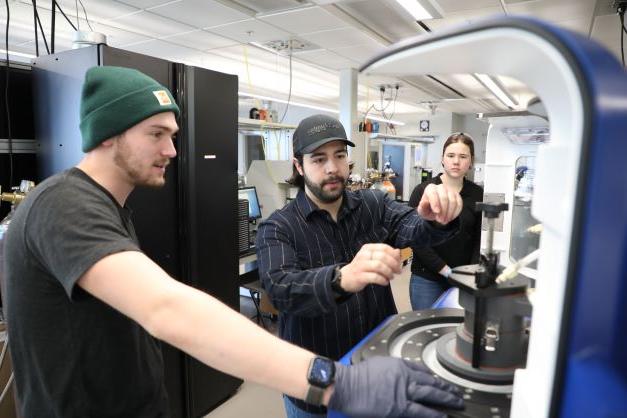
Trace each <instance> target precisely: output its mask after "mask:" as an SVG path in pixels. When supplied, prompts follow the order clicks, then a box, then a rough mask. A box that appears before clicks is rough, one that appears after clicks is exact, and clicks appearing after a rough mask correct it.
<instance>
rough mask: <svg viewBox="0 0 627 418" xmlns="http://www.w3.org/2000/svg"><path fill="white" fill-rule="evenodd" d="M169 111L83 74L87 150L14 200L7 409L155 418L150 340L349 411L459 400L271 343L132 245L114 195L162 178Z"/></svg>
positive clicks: (134, 86)
mask: <svg viewBox="0 0 627 418" xmlns="http://www.w3.org/2000/svg"><path fill="white" fill-rule="evenodd" d="M178 114H179V108H178V106H177V105H176V103H175V102H174V99H173V98H172V95H171V94H170V92H169V91H168V90H167V89H166V88H165V87H163V86H161V85H159V84H158V83H157V82H156V81H155V80H153V79H151V78H150V77H147V76H146V75H144V74H142V73H140V72H138V71H135V70H131V69H128V68H119V67H95V68H92V69H90V70H89V71H88V72H87V74H86V76H85V83H84V85H83V93H82V98H81V114H80V117H81V124H80V128H81V134H82V138H83V150H84V151H85V152H86V153H87V154H86V155H85V157H84V158H83V160H82V161H81V162H80V163H79V164H78V165H77V166H76V167H74V168H71V169H69V170H67V171H65V172H62V173H60V174H57V175H55V176H52V177H51V178H49V179H47V180H46V181H44V182H43V183H41V184H40V185H39V186H37V188H35V190H34V191H33V192H31V193H30V194H29V195H28V196H27V197H26V199H25V200H24V202H23V203H22V204H21V205H20V206H19V207H18V209H17V210H16V213H15V216H14V217H13V219H12V222H11V226H10V227H9V229H8V232H7V235H6V237H5V240H6V241H5V257H4V260H5V274H4V277H5V280H6V283H5V288H4V289H3V292H2V294H3V297H4V302H5V305H4V306H5V308H6V314H7V320H8V328H9V335H10V338H9V345H10V350H11V357H12V360H13V367H14V372H15V383H16V387H17V394H18V398H19V406H20V415H21V416H23V417H24V418H32V417H36V418H39V417H63V418H85V417H120V418H127V417H133V418H141V417H146V418H156V417H169V416H170V415H171V414H170V412H169V410H168V401H167V396H166V392H165V386H164V377H163V361H162V358H161V352H160V349H159V346H158V344H157V341H156V339H161V340H164V341H166V342H168V343H170V344H172V345H174V346H176V347H178V348H180V349H181V350H184V351H185V352H187V353H188V354H190V355H192V356H194V357H195V358H197V359H198V360H200V361H202V362H204V363H206V364H208V365H210V366H212V367H215V368H217V369H219V370H222V371H224V372H226V373H230V374H233V375H236V376H239V377H241V378H244V379H247V380H251V381H255V382H259V383H262V384H265V385H268V386H270V387H273V388H275V389H277V390H280V391H283V392H285V393H289V394H290V395H291V396H294V397H297V398H302V399H305V398H307V399H310V400H311V401H312V402H317V403H319V404H324V405H332V406H333V407H334V408H336V409H339V410H341V411H345V412H346V413H348V414H349V415H352V416H355V417H358V416H369V415H368V414H370V413H371V412H372V411H374V414H375V415H376V416H401V415H402V416H408V417H421V416H433V415H425V411H424V410H423V409H421V408H422V406H421V405H419V404H417V403H415V402H414V400H427V401H429V400H432V401H433V402H437V403H438V404H440V405H444V406H450V407H460V406H461V403H462V401H461V399H460V398H459V397H458V396H456V395H455V394H453V392H454V391H453V390H452V388H451V387H450V386H449V385H447V384H445V383H443V382H441V381H439V380H436V379H434V378H433V377H432V376H430V375H429V374H426V373H424V372H423V371H420V370H408V369H406V368H403V367H401V364H403V363H402V362H401V361H400V360H394V359H389V358H378V359H374V360H372V361H368V362H366V363H364V364H362V365H359V366H356V367H344V366H341V365H339V364H338V365H336V364H334V363H333V362H331V363H329V362H325V361H324V359H320V358H317V357H315V355H314V354H313V353H311V352H308V351H306V350H304V349H302V348H299V347H296V346H294V345H291V344H288V343H286V342H285V341H281V340H280V339H278V338H276V337H274V336H272V335H270V334H269V333H267V332H265V331H264V330H262V329H261V328H259V327H258V326H256V325H255V324H253V323H252V322H251V321H250V320H248V319H247V318H245V317H243V316H241V315H239V314H238V313H237V312H235V311H233V310H231V309H230V308H228V307H227V306H226V305H223V304H222V303H221V302H219V301H218V300H216V299H214V298H213V297H211V296H210V295H208V294H206V293H203V292H201V291H199V290H196V289H194V288H191V287H189V286H186V285H184V284H182V283H180V282H178V281H176V280H174V279H173V278H171V277H170V276H168V275H167V273H166V272H165V271H163V270H162V269H161V268H160V267H159V266H157V265H156V264H155V263H153V262H152V261H151V260H150V259H149V258H148V257H147V256H146V255H144V254H143V253H142V252H141V250H140V248H139V244H138V242H137V237H136V235H135V231H134V229H133V224H132V221H131V213H130V210H129V209H128V208H127V207H126V206H125V202H126V199H127V197H128V195H129V194H130V193H131V191H132V190H133V189H134V188H135V186H161V185H163V184H164V174H165V170H166V167H167V165H168V162H169V160H170V159H171V158H174V157H175V156H176V150H175V147H174V144H173V138H174V135H175V134H176V132H177V130H178V126H177V123H176V118H175V117H176V116H177V115H178ZM389 388H397V389H398V390H391V389H389ZM425 389H426V390H425ZM388 396H390V397H393V398H394V399H395V401H394V402H393V404H391V405H386V406H385V409H382V408H381V407H377V405H375V404H374V401H373V399H377V398H381V397H388ZM364 408H366V409H364Z"/></svg>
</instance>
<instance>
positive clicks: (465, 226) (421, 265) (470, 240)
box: [409, 174, 483, 280]
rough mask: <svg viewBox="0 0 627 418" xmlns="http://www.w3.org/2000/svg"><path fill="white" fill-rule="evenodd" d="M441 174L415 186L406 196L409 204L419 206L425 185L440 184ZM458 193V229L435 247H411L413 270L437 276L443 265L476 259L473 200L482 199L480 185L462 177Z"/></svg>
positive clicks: (477, 236)
mask: <svg viewBox="0 0 627 418" xmlns="http://www.w3.org/2000/svg"><path fill="white" fill-rule="evenodd" d="M440 176H441V174H440V175H438V176H437V177H434V178H433V179H431V180H430V181H426V182H422V183H420V184H419V185H418V186H416V187H415V188H414V191H413V192H412V194H411V197H410V198H409V206H411V207H414V208H415V207H416V206H418V203H419V202H420V199H421V198H422V194H423V192H424V190H425V188H426V187H427V185H429V184H431V183H433V184H442V179H441V178H440ZM459 194H460V195H461V197H462V201H463V207H462V212H461V213H460V215H459V219H460V231H459V233H458V234H457V235H455V236H454V237H453V238H451V239H450V240H448V241H446V242H444V243H442V244H440V245H436V246H434V247H422V248H412V250H413V252H414V259H413V261H412V263H411V272H412V273H414V274H417V275H419V276H422V277H424V278H426V279H429V280H440V279H442V276H441V275H440V274H438V272H439V271H440V270H441V269H442V267H444V266H445V265H448V266H449V267H451V268H453V267H457V266H463V265H465V264H474V263H478V262H479V249H480V246H481V213H480V212H475V211H474V208H475V202H481V201H482V200H483V188H481V187H479V186H477V185H476V184H475V183H473V182H472V181H470V180H466V179H464V185H463V187H462V190H461V191H460V192H459Z"/></svg>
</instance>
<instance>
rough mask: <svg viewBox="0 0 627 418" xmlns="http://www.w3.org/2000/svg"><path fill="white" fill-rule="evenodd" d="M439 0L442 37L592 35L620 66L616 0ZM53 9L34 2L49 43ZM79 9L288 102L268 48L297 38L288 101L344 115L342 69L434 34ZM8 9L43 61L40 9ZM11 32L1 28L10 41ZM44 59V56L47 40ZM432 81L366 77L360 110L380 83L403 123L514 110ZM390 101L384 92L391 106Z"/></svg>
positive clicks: (283, 60)
mask: <svg viewBox="0 0 627 418" xmlns="http://www.w3.org/2000/svg"><path fill="white" fill-rule="evenodd" d="M431 1H432V3H435V4H436V6H437V7H438V8H439V9H440V10H441V11H442V14H443V18H441V19H435V20H425V21H423V22H422V23H423V24H424V25H426V26H427V27H428V28H429V29H430V30H432V31H434V32H437V31H438V30H441V29H443V28H446V27H449V26H451V25H456V24H462V25H463V24H468V23H471V22H473V21H475V20H477V19H480V18H484V17H487V16H491V15H513V14H521V15H527V16H535V17H539V18H542V19H545V20H548V21H550V22H553V23H555V24H557V25H560V26H563V27H565V28H568V29H570V30H574V31H577V32H579V33H581V34H583V35H584V36H590V37H591V38H593V39H595V40H597V41H598V42H600V43H602V44H604V45H605V46H606V47H608V48H609V49H610V50H611V51H612V52H613V53H614V54H615V55H616V56H617V57H620V38H619V26H618V25H619V23H618V17H617V16H616V15H615V14H611V13H612V8H611V3H612V0H431ZM51 3H52V2H51V1H43V0H40V1H38V2H37V6H38V11H39V14H40V19H41V22H42V26H43V27H44V29H45V31H46V33H47V34H49V28H50V20H51V18H50V15H51V12H50V7H51V6H50V4H51ZM58 3H59V4H60V5H61V8H62V9H63V11H65V13H66V15H67V16H68V18H69V19H70V20H71V21H72V22H73V24H74V25H76V24H77V23H78V24H79V26H80V28H81V29H83V30H85V29H87V28H88V24H87V21H86V20H85V12H84V11H83V9H82V7H81V6H80V3H79V8H78V9H79V10H78V16H77V10H76V7H75V4H76V0H60V1H58ZM82 4H83V5H84V7H85V10H86V12H87V16H88V18H89V22H90V24H91V27H92V28H93V29H94V30H95V31H97V32H101V33H104V34H105V35H106V36H107V39H108V43H109V45H111V46H114V47H117V48H122V49H128V50H132V51H136V52H140V53H143V54H148V55H154V56H158V57H162V58H166V59H170V60H174V61H180V62H184V63H188V64H191V65H198V66H202V67H207V68H211V69H215V70H218V71H223V72H227V73H233V74H237V75H238V76H239V80H240V90H241V91H245V92H250V93H257V94H263V95H266V96H274V97H279V98H282V99H286V98H287V96H288V90H289V79H290V74H289V59H288V57H287V51H282V52H280V53H276V52H269V51H267V50H265V49H262V48H261V47H260V46H259V45H260V44H264V43H267V42H271V41H286V42H287V41H289V40H291V39H296V40H298V44H301V43H302V44H303V45H305V49H304V50H302V51H300V50H294V51H293V54H292V58H293V60H292V64H293V65H292V96H291V97H292V98H293V100H295V101H298V102H305V103H311V104H315V105H318V106H325V107H330V108H337V107H338V102H339V70H341V69H346V68H358V67H359V66H360V65H361V64H363V63H364V62H365V61H367V60H368V59H369V58H371V57H373V56H375V55H377V54H379V53H381V52H384V51H385V50H386V48H388V47H389V46H390V45H391V44H393V43H394V42H397V41H400V40H402V39H404V38H407V37H410V36H415V35H419V34H423V33H425V32H426V31H425V29H424V28H423V27H421V26H420V25H419V24H418V23H417V22H415V21H414V20H413V19H412V18H411V17H410V16H409V15H408V14H407V13H405V12H404V10H403V9H402V8H401V7H400V6H399V5H398V4H397V3H396V1H395V0H340V1H337V0H336V1H334V0H117V1H116V0H82ZM9 7H10V27H9V50H10V51H16V52H21V53H26V54H35V42H34V30H33V7H32V3H31V2H30V1H28V0H10V1H9ZM0 16H2V20H3V21H4V22H6V16H7V13H6V9H4V8H2V10H1V11H0ZM4 28H5V24H4V23H3V24H2V30H3V32H2V39H4ZM72 36H73V29H72V28H71V27H70V25H69V24H68V22H67V21H66V20H65V19H64V17H63V16H62V15H61V14H60V13H59V12H58V11H57V13H56V37H55V48H56V51H57V52H58V51H61V50H64V49H69V48H71V45H72ZM293 45H295V43H293ZM1 48H3V49H4V45H3V46H2V47H1ZM39 52H40V54H42V53H45V49H44V45H43V42H42V40H41V38H40V47H39ZM15 58H16V59H20V58H18V57H15ZM486 58H491V59H498V58H497V57H486ZM21 59H22V60H24V58H21ZM451 65H454V58H453V57H452V58H451ZM434 76H435V77H436V79H433V78H430V77H425V76H420V77H411V78H406V79H403V80H395V79H386V78H380V77H377V78H375V77H372V78H367V77H361V78H360V81H359V83H360V86H359V103H360V105H359V106H360V110H362V111H363V110H365V109H366V108H368V107H369V105H370V104H372V103H378V101H379V98H380V91H379V86H380V85H381V84H386V85H391V86H394V85H396V84H397V83H399V84H400V85H401V87H400V89H399V90H398V99H397V101H398V103H397V106H396V116H395V118H396V119H399V118H400V119H401V120H403V118H404V117H405V118H412V119H413V120H416V119H415V114H416V112H428V111H429V106H430V105H432V104H434V103H435V104H436V105H437V108H438V109H440V110H447V111H452V112H459V113H472V112H488V111H497V110H505V108H504V107H503V106H502V105H501V104H500V103H499V102H498V101H497V100H495V98H494V97H493V96H492V94H491V93H490V92H489V91H487V90H486V89H485V88H484V87H483V86H482V85H481V84H479V83H478V82H477V81H476V80H475V79H474V78H473V77H470V76H468V75H462V74H460V75H448V76H439V75H434ZM501 81H502V83H503V84H504V85H505V86H506V87H507V89H508V91H509V92H510V93H511V94H512V96H514V98H515V99H517V100H518V102H519V103H520V104H521V106H520V107H521V108H524V105H525V104H526V103H527V101H528V100H529V99H530V98H531V97H532V96H533V93H532V92H530V91H528V89H527V88H526V87H525V86H523V85H521V84H520V83H518V82H516V80H509V79H506V78H502V79H501ZM443 84H445V85H448V86H450V87H452V88H454V89H455V90H457V91H459V92H460V93H462V94H463V95H464V96H466V97H467V99H461V98H460V96H459V95H458V94H456V93H454V92H453V91H452V90H451V89H449V88H448V87H446V86H445V85H443ZM392 93H393V91H392V92H387V91H386V93H385V97H391V95H392Z"/></svg>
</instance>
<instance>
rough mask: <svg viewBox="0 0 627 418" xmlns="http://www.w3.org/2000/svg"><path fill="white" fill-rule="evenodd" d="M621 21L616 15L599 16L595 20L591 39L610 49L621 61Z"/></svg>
mask: <svg viewBox="0 0 627 418" xmlns="http://www.w3.org/2000/svg"><path fill="white" fill-rule="evenodd" d="M619 27H620V21H619V20H618V16H616V15H605V16H598V17H596V18H595V19H594V26H593V27H592V33H591V38H592V39H594V40H595V41H597V42H599V43H600V44H602V45H603V46H605V47H606V48H608V49H609V50H610V51H611V52H612V53H613V54H614V56H615V57H616V58H618V59H620V56H621V51H620V37H619V36H620V35H619V32H618V31H619Z"/></svg>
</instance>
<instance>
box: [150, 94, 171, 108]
mask: <svg viewBox="0 0 627 418" xmlns="http://www.w3.org/2000/svg"><path fill="white" fill-rule="evenodd" d="M152 94H154V95H155V97H156V98H157V100H158V101H159V104H160V105H161V106H167V105H171V104H172V100H170V96H168V93H166V92H165V90H156V91H153V92H152Z"/></svg>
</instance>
